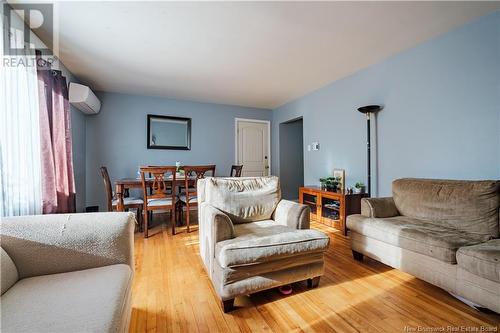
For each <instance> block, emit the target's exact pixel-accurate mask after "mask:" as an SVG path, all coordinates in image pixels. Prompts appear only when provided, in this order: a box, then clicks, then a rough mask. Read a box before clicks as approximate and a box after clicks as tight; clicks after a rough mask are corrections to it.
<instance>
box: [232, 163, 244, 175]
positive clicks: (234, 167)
mask: <svg viewBox="0 0 500 333" xmlns="http://www.w3.org/2000/svg"><path fill="white" fill-rule="evenodd" d="M241 170H243V165H232V166H231V174H230V176H231V177H241Z"/></svg>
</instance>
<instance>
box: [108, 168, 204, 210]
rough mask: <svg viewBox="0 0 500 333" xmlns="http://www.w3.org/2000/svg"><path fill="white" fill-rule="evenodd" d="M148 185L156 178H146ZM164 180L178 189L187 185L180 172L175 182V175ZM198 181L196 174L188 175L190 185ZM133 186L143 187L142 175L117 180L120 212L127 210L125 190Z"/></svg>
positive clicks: (117, 206)
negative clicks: (124, 199) (124, 202)
mask: <svg viewBox="0 0 500 333" xmlns="http://www.w3.org/2000/svg"><path fill="white" fill-rule="evenodd" d="M145 181H146V186H147V187H151V186H153V182H154V178H150V177H148V178H146V179H145ZM164 182H165V183H166V185H167V186H169V187H172V188H173V189H175V190H177V189H178V188H180V187H182V186H185V182H186V176H185V175H184V174H178V175H176V177H175V183H174V184H172V183H173V177H172V176H169V177H167V178H165V180H164ZM195 182H196V176H188V186H194V185H195ZM133 188H142V179H141V178H140V177H136V178H120V179H117V180H116V181H115V194H116V199H117V200H118V203H117V205H116V209H117V211H119V212H123V211H125V206H124V204H123V198H124V195H125V191H126V190H128V189H133Z"/></svg>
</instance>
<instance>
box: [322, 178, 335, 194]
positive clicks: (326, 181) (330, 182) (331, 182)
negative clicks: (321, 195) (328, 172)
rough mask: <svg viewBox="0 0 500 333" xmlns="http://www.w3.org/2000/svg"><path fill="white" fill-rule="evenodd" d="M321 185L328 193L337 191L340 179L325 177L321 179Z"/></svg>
mask: <svg viewBox="0 0 500 333" xmlns="http://www.w3.org/2000/svg"><path fill="white" fill-rule="evenodd" d="M319 181H320V183H321V188H322V189H323V190H327V191H332V192H334V191H337V188H338V186H339V182H340V179H339V177H325V178H320V179H319Z"/></svg>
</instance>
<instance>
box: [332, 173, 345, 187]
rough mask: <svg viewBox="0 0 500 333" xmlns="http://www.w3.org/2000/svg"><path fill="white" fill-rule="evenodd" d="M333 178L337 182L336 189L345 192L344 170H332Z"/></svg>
mask: <svg viewBox="0 0 500 333" xmlns="http://www.w3.org/2000/svg"><path fill="white" fill-rule="evenodd" d="M333 177H334V178H336V179H337V181H338V186H337V187H338V189H339V190H341V191H342V192H344V190H345V170H344V169H333Z"/></svg>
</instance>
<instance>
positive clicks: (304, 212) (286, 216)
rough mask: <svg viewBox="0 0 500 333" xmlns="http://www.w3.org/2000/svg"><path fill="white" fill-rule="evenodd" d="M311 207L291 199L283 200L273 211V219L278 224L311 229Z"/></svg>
mask: <svg viewBox="0 0 500 333" xmlns="http://www.w3.org/2000/svg"><path fill="white" fill-rule="evenodd" d="M310 213H311V208H309V206H307V205H303V204H299V203H296V202H293V201H289V200H281V201H280V202H279V203H278V205H277V206H276V209H275V210H274V213H273V220H274V221H276V222H277V223H278V224H282V225H286V226H288V227H290V228H294V229H309V218H310V216H309V214H310Z"/></svg>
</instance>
